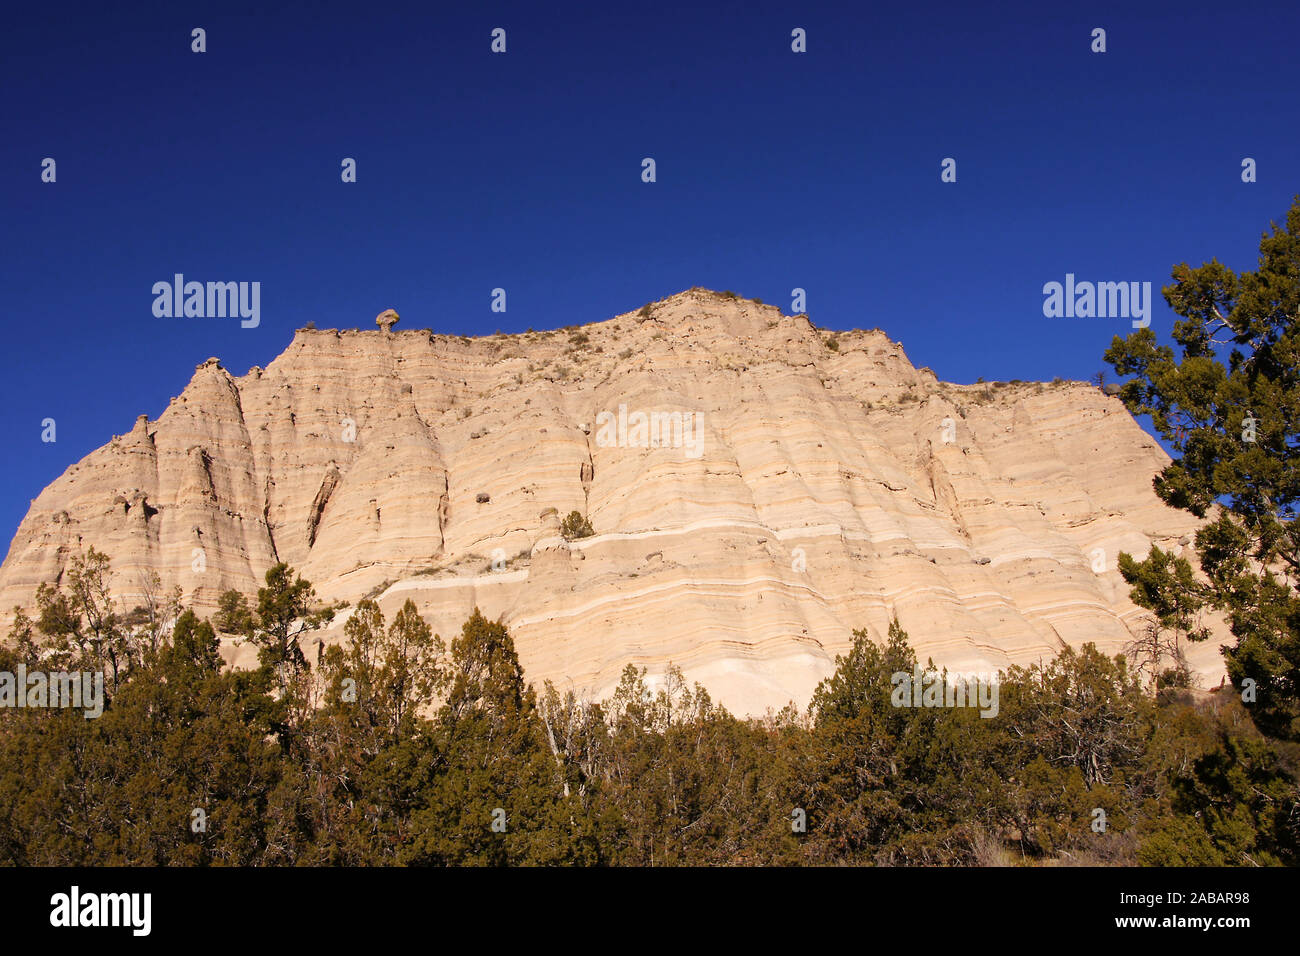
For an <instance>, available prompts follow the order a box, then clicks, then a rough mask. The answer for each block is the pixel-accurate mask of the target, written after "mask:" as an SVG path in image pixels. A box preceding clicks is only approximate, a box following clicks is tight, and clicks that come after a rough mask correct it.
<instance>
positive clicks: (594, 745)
mask: <svg viewBox="0 0 1300 956" xmlns="http://www.w3.org/2000/svg"><path fill="white" fill-rule="evenodd" d="M575 514H576V512H575ZM101 559H102V560H101ZM107 570H108V565H107V559H104V558H103V556H102V555H91V556H89V557H88V558H87V559H86V560H85V561H84V562H83V563H81V564H80V565H78V576H77V578H76V579H75V581H73V580H71V579H69V584H72V585H75V586H72V587H70V588H65V589H63V590H59V589H51V590H49V591H47V593H46V595H45V598H46V600H45V604H44V611H43V612H42V613H41V615H40V616H39V619H38V621H33V620H32V619H30V618H28V617H27V616H26V615H18V618H17V620H16V622H15V625H14V628H13V630H12V631H11V632H10V635H9V636H10V642H9V646H6V647H0V671H4V670H10V671H11V670H13V669H14V668H15V667H16V666H17V664H18V663H19V662H27V663H29V664H30V663H31V662H34V661H36V660H38V659H40V658H41V655H43V654H47V653H51V652H54V651H55V650H56V649H58V648H63V649H64V651H63V652H64V653H67V654H80V655H83V657H84V659H86V660H95V659H97V658H95V653H96V652H95V650H94V648H95V645H94V643H93V642H94V641H101V643H102V641H103V640H107V638H101V637H100V636H98V635H101V634H110V633H112V632H113V628H114V627H118V628H120V627H121V625H120V624H118V623H115V622H114V619H113V617H112V612H111V609H112V608H113V607H114V603H113V600H112V595H111V594H110V593H109V592H108V590H107V588H106V587H103V588H101V586H100V585H102V584H103V582H104V581H106V580H107ZM68 577H69V576H67V575H65V578H68ZM266 583H267V586H266V587H265V588H262V589H260V590H259V593H258V599H257V602H256V605H255V606H250V604H249V602H248V601H247V600H246V599H244V598H242V597H241V596H238V595H236V596H230V595H226V596H223V598H222V601H221V611H220V617H221V618H222V620H223V622H224V624H225V625H226V626H227V627H226V628H223V629H225V630H226V632H227V633H234V634H240V635H243V637H242V638H241V639H245V640H252V641H255V642H256V644H257V646H258V648H259V651H260V652H261V656H262V664H261V666H260V667H258V668H256V669H254V670H251V671H248V670H238V671H236V670H231V669H229V668H228V667H226V666H225V665H224V663H223V661H222V657H221V654H220V643H219V640H218V637H217V633H216V631H215V630H214V629H213V628H212V626H211V625H210V624H209V623H208V622H205V621H200V620H199V619H198V617H197V616H196V615H195V614H194V613H193V612H192V611H189V610H186V611H182V612H181V613H179V615H178V616H177V618H176V622H175V626H174V627H172V628H171V629H170V631H169V632H167V633H163V634H162V635H161V636H160V638H159V640H158V641H157V642H156V644H154V645H151V644H150V643H149V642H148V641H147V640H145V639H144V637H143V635H145V634H146V633H147V631H146V630H130V629H127V630H126V631H125V633H126V634H127V635H128V637H129V640H128V641H127V645H128V646H131V647H133V648H136V650H133V651H132V655H131V658H130V664H129V666H127V667H125V668H123V669H122V670H121V671H120V680H119V685H118V687H117V690H116V692H115V693H114V694H113V695H112V697H111V698H110V700H109V702H108V706H107V707H106V708H105V711H104V714H103V716H102V717H101V718H99V719H98V720H86V719H85V718H84V717H83V716H82V715H81V713H79V712H76V711H71V710H55V709H42V708H33V709H23V710H13V709H7V710H6V711H4V712H3V714H0V863H7V864H14V865H28V866H30V865H49V866H58V865H72V864H80V865H159V866H164V865H241V866H247V865H347V866H367V865H401V864H407V865H482V866H497V865H623V866H665V865H668V866H715V865H749V864H777V865H791V864H823V865H825V864H906V865H945V864H961V865H977V864H1006V863H1024V864H1032V863H1036V862H1038V863H1055V862H1064V863H1074V864H1078V863H1085V864H1087V863H1092V864H1120V865H1123V864H1132V863H1136V862H1142V863H1146V864H1152V865H1297V863H1300V839H1298V837H1300V823H1298V822H1297V821H1300V786H1298V785H1297V781H1296V777H1295V769H1294V761H1295V754H1294V753H1293V752H1292V751H1290V750H1287V749H1285V748H1282V747H1279V745H1277V744H1274V743H1273V742H1271V741H1269V740H1268V739H1267V738H1265V737H1263V736H1262V735H1260V734H1259V733H1258V732H1256V731H1255V730H1254V729H1253V728H1251V726H1250V723H1249V721H1248V720H1246V719H1245V708H1244V707H1243V705H1242V704H1240V703H1239V702H1237V701H1236V699H1235V698H1234V697H1231V696H1223V697H1219V698H1210V697H1209V696H1208V695H1204V694H1200V693H1197V692H1190V691H1174V692H1164V693H1161V694H1159V695H1155V696H1152V695H1151V694H1149V693H1148V692H1147V691H1146V690H1144V688H1143V684H1142V682H1141V680H1140V679H1139V676H1138V674H1137V673H1136V672H1135V671H1134V670H1133V669H1132V668H1130V666H1129V664H1128V662H1127V661H1126V660H1125V658H1123V657H1118V658H1109V657H1106V656H1105V655H1103V654H1101V653H1099V652H1098V651H1097V650H1096V649H1095V648H1094V647H1092V646H1091V645H1085V646H1084V647H1083V648H1081V649H1078V650H1075V649H1067V650H1065V651H1063V652H1062V653H1061V654H1060V655H1059V656H1058V657H1057V658H1055V659H1054V660H1051V661H1048V662H1044V663H1039V664H1035V665H1033V666H1032V667H1028V668H1020V667H1013V668H1011V669H1010V670H1008V671H1006V672H1005V673H1003V674H1002V675H1001V679H1000V683H999V684H998V690H999V692H998V696H997V703H998V706H997V708H996V713H991V712H989V711H981V710H978V709H976V708H975V707H973V706H965V707H963V706H923V707H915V706H901V705H900V704H901V703H905V702H906V701H907V700H908V698H907V697H906V696H904V697H903V698H901V699H896V698H895V691H896V689H897V684H898V679H899V677H900V676H901V675H908V676H910V677H914V676H917V675H919V674H931V675H933V674H934V673H935V672H934V669H933V666H932V665H927V666H926V668H918V666H917V664H918V662H917V658H916V655H915V653H914V652H913V650H912V649H911V647H910V646H909V644H908V639H907V635H906V633H905V632H904V631H903V629H902V627H901V625H900V624H899V622H898V621H897V620H894V621H893V622H891V624H890V627H889V630H888V634H887V636H886V638H885V640H884V641H883V642H882V643H878V642H877V641H876V639H875V638H873V636H872V635H871V634H870V633H869V632H867V631H855V632H854V634H853V640H852V644H851V646H850V647H849V649H848V650H847V652H846V653H845V654H844V655H842V656H840V657H837V658H836V661H835V670H834V672H833V673H832V674H831V676H829V677H828V678H827V679H826V680H824V681H822V682H821V684H820V685H819V686H818V687H817V689H816V691H815V692H814V695H813V699H812V703H811V705H810V707H809V709H808V712H807V713H806V714H801V713H799V712H798V711H797V710H796V709H795V708H794V706H793V705H791V706H789V707H787V708H785V709H783V710H782V711H781V712H779V713H769V714H768V716H767V717H766V718H764V719H761V720H755V719H751V720H740V719H737V718H736V717H734V716H732V715H731V714H729V713H728V712H727V711H726V710H725V709H724V708H723V707H721V706H720V705H719V704H718V703H716V702H715V701H714V700H713V699H712V698H711V697H710V695H709V694H708V692H707V691H706V690H705V689H704V688H703V687H701V686H700V685H698V684H696V685H694V686H688V685H687V683H686V681H685V679H684V678H683V676H682V674H681V672H680V670H678V669H677V668H676V667H673V666H669V667H668V669H667V671H666V673H664V674H662V675H657V676H658V677H659V679H658V680H655V681H651V680H650V679H649V676H648V674H647V672H646V671H645V670H644V669H638V668H636V667H633V666H630V665H629V666H628V667H627V668H626V669H625V670H624V672H623V674H622V678H621V680H620V682H619V684H618V686H617V688H616V689H615V691H614V692H613V694H612V695H611V696H610V697H609V698H608V699H606V700H604V701H600V702H597V701H593V700H590V699H587V698H585V697H582V696H580V695H579V694H578V693H577V692H576V691H575V690H574V689H573V688H569V689H568V690H566V691H565V692H563V693H561V692H560V691H559V690H557V689H556V687H555V686H554V685H552V684H550V683H547V684H545V685H544V686H543V688H542V691H541V693H540V695H539V694H538V693H537V692H536V691H535V690H534V689H533V687H531V686H530V685H529V684H528V683H527V681H526V678H525V674H524V671H523V668H522V666H521V665H520V662H519V657H518V655H517V653H516V651H515V647H514V642H513V639H512V638H511V635H510V633H509V630H508V629H507V628H506V627H505V626H504V625H503V624H502V623H501V622H500V621H492V620H489V619H487V618H486V617H485V616H484V615H483V614H482V613H481V612H480V611H478V610H477V609H476V610H475V611H474V612H473V614H472V615H471V616H470V618H469V620H467V621H466V622H465V624H464V626H463V627H462V629H461V631H460V634H459V636H457V637H456V638H455V639H454V640H453V641H452V642H451V645H450V647H448V646H447V645H445V644H444V642H443V641H442V639H441V638H439V637H438V636H437V635H435V634H433V633H432V631H431V629H430V627H429V625H428V624H427V623H426V622H425V621H424V620H423V619H422V618H421V617H420V615H419V613H418V611H417V609H416V606H415V605H414V603H412V602H411V601H407V602H406V603H405V604H404V605H403V607H402V608H401V609H400V610H399V611H398V613H397V615H396V616H395V617H394V618H393V619H392V620H391V621H386V620H385V617H384V614H383V612H382V611H381V609H380V608H379V606H378V605H377V604H376V603H375V602H373V601H370V600H362V601H360V602H358V604H357V605H356V607H355V608H354V609H353V612H352V614H351V616H350V617H349V618H348V620H347V622H346V624H345V625H344V628H343V635H342V637H343V640H342V641H341V643H338V644H334V645H331V646H329V647H327V648H323V650H322V651H321V652H320V653H318V655H316V656H315V663H314V665H313V663H312V661H310V660H308V657H307V655H303V654H302V653H301V651H300V650H299V651H298V652H297V653H295V652H294V648H297V647H298V642H299V640H300V639H301V638H303V637H304V636H305V635H307V634H308V633H310V632H311V631H312V630H313V629H314V626H313V625H317V626H318V625H319V624H320V623H321V622H323V621H324V619H325V618H324V610H323V609H318V608H316V606H315V602H314V598H313V593H312V588H311V585H310V583H309V582H306V581H304V580H303V579H302V578H301V577H299V576H296V575H295V574H294V573H293V571H292V569H290V568H288V567H287V566H285V565H277V566H276V567H274V568H272V569H271V571H270V572H269V573H268V575H267V582H266ZM1152 593H1153V602H1154V603H1159V602H1160V601H1161V600H1163V596H1162V595H1163V593H1164V592H1160V591H1159V590H1156V591H1154V592H1152ZM106 609H109V610H106ZM45 612H48V613H45ZM1181 613H1182V609H1181V605H1178V604H1177V603H1174V604H1172V605H1170V606H1169V610H1168V615H1170V620H1173V619H1175V618H1178V616H1179V615H1180V614H1181ZM88 615H89V617H88ZM119 617H120V616H119ZM92 619H93V620H94V621H97V622H98V624H94V625H92V624H91V623H88V622H89V621H90V620H92ZM41 621H43V622H44V625H47V626H49V627H50V628H51V629H52V630H50V631H46V630H43V625H42V624H41V623H40V622H41ZM96 627H98V628H99V630H98V631H97V630H95V628H96ZM83 645H84V647H85V648H86V649H85V650H82V648H83ZM286 669H287V671H288V672H289V673H290V674H291V675H293V676H294V682H292V683H290V684H288V685H286V684H284V683H282V682H281V681H279V680H278V677H277V675H278V674H280V672H281V671H284V670H286ZM287 708H288V709H287ZM293 708H297V709H296V710H293V711H292V713H291V712H290V711H291V710H292V709H293ZM199 810H201V811H202V812H203V820H204V826H202V827H198V828H196V826H195V819H196V817H195V813H196V811H199ZM1099 811H1104V813H1105V815H1106V820H1107V827H1106V828H1105V832H1094V829H1093V823H1094V821H1095V820H1096V818H1097V813H1098V812H1099ZM801 820H802V822H804V823H805V824H806V826H802V827H801V826H798V825H792V824H797V823H798V822H799V821H801Z"/></svg>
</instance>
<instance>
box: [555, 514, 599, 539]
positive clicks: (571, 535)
mask: <svg viewBox="0 0 1300 956" xmlns="http://www.w3.org/2000/svg"><path fill="white" fill-rule="evenodd" d="M595 533H596V532H595V530H594V529H593V528H592V527H591V522H590V521H588V520H587V516H586V515H584V514H582V513H580V512H577V511H570V512H569V516H568V517H567V518H565V519H564V520H563V521H561V522H560V534H561V535H562V536H563V537H564V540H565V541H576V540H577V539H578V538H590V537H591V536H592V535H593V534H595Z"/></svg>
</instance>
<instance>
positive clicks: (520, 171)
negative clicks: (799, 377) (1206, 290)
mask: <svg viewBox="0 0 1300 956" xmlns="http://www.w3.org/2000/svg"><path fill="white" fill-rule="evenodd" d="M461 8H469V12H461ZM194 27H202V28H204V29H205V30H206V31H207V52H206V53H203V54H196V53H192V52H191V50H190V46H191V39H190V31H191V29H192V28H194ZM494 27H502V28H504V29H505V30H506V31H507V52H506V53H505V54H504V55H494V54H492V53H491V52H490V50H489V45H490V33H491V31H492V29H493V28H494ZM795 27H802V28H804V29H805V30H806V31H807V37H808V39H807V45H808V52H807V53H805V54H801V55H800V54H795V53H793V52H791V49H790V43H791V39H790V33H791V30H792V29H793V28H795ZM1094 27H1103V28H1105V29H1106V31H1107V47H1108V49H1107V52H1106V53H1105V54H1094V53H1092V52H1091V51H1090V43H1091V38H1090V34H1091V31H1092V29H1093V28H1094ZM1298 36H1300V4H1297V3H1296V2H1295V0H1286V2H1272V3H1252V2H1240V3H1239V2H1232V3H1229V2H1226V0H1223V2H1219V3H1213V4H1211V3H1186V2H1180V3H1143V2H1140V0H1138V2H1116V3H1054V2H1048V3H1044V2H1042V0H1039V2H1007V3H996V4H972V3H950V4H942V3H940V4H912V5H909V4H889V5H883V4H865V3H847V2H841V3H835V4H816V3H806V2H798V3H795V2H789V3H768V2H761V0H745V2H729V3H721V4H720V3H709V2H708V0H700V2H693V3H685V4H680V5H674V4H668V3H661V2H655V3H649V4H625V3H617V2H615V3H610V2H600V3H591V4H582V5H575V4H565V3H559V4H556V3H537V2H530V3H521V4H501V3H491V4H488V3H482V4H480V3H475V4H434V3H418V4H417V3H398V4H379V3H369V4H368V3H346V4H333V3H312V4H299V5H293V6H292V7H290V8H289V9H280V5H279V4H271V3H257V4H246V3H239V4H231V3H211V4H186V3H178V2H168V3H137V4H128V5H123V6H122V8H120V9H119V7H118V5H111V4H96V5H94V6H91V5H89V4H87V5H85V6H84V7H83V6H76V5H67V4H61V3H51V4H38V3H27V4H11V5H9V6H8V7H7V9H6V13H5V23H4V28H3V32H2V33H0V89H2V90H3V93H2V94H0V111H2V113H0V118H2V120H3V125H2V126H0V128H2V129H3V137H2V138H0V212H2V213H3V215H2V216H0V243H2V244H3V245H2V246H0V251H2V252H3V255H2V256H0V288H2V289H3V293H4V298H3V305H4V312H3V321H4V323H5V332H6V335H5V337H4V348H3V350H0V382H3V386H2V387H3V390H4V393H3V394H4V414H3V416H0V439H3V448H4V449H5V450H6V455H5V465H6V467H5V468H3V469H2V470H0V538H3V541H4V543H5V544H6V545H7V542H8V540H9V537H10V536H11V534H12V531H13V530H14V529H15V528H16V527H17V524H18V522H19V521H20V519H21V518H22V516H23V515H24V514H25V512H26V509H27V507H28V503H29V499H31V498H33V497H35V495H36V494H37V493H38V492H39V491H40V489H41V488H42V487H43V486H44V485H46V484H47V483H48V482H50V481H51V480H53V479H54V478H55V477H56V476H57V475H58V474H59V473H60V472H62V471H63V470H64V469H65V468H66V467H67V466H68V465H70V464H71V463H73V462H74V461H77V460H78V459H80V458H81V457H82V456H84V455H85V454H86V453H87V452H89V451H91V450H92V449H94V448H96V447H98V446H99V445H101V444H103V443H104V442H105V441H107V440H108V438H109V437H110V436H111V435H112V434H121V433H124V432H126V431H128V430H129V429H130V428H131V426H132V424H133V422H134V419H135V416H136V415H138V414H141V413H146V414H148V415H149V416H150V417H151V418H152V417H156V416H157V415H159V414H160V413H161V412H162V411H163V409H164V408H165V407H166V405H167V402H168V400H169V399H170V397H171V396H173V395H177V394H179V393H180V391H181V389H182V388H183V387H184V385H185V383H186V382H187V381H188V380H189V377H190V376H191V374H192V373H193V369H194V366H195V365H196V364H198V363H200V362H202V361H203V360H204V359H206V358H207V357H208V356H210V355H215V356H218V357H220V358H221V359H222V361H223V363H224V364H225V365H226V367H227V368H229V369H230V370H231V371H232V372H234V373H235V374H242V373H244V372H245V371H246V370H247V369H248V367H249V366H251V365H265V364H267V363H268V362H270V360H271V359H272V358H273V357H274V356H275V355H276V354H278V353H279V352H280V351H281V350H282V349H283V348H284V347H285V346H286V344H287V343H288V342H289V340H290V337H291V335H292V330H293V329H294V328H297V327H299V326H301V325H304V324H305V323H306V322H308V321H309V320H310V321H315V322H316V323H317V324H318V325H319V326H321V327H356V326H359V327H363V328H372V327H373V320H374V316H375V314H376V313H378V312H379V311H380V310H382V309H384V308H388V307H393V308H396V309H397V310H398V311H399V312H400V313H401V315H402V325H403V327H411V328H423V327H432V328H433V329H434V330H436V331H439V332H452V333H466V334H480V333H490V332H492V331H494V330H497V329H500V330H501V331H520V330H523V329H525V328H527V327H529V326H533V327H536V328H539V329H540V328H554V327H557V326H561V325H567V324H570V323H576V322H585V321H595V320H600V319H604V318H608V317H610V316H612V315H614V314H616V313H618V312H622V311H626V310H630V309H634V308H637V307H638V306H640V305H641V304H642V303H645V302H647V301H650V300H654V299H658V298H661V297H663V296H665V295H669V294H671V293H674V292H678V291H680V290H682V289H685V288H688V287H690V286H693V285H702V286H708V287H711V288H716V289H734V290H735V291H737V292H738V293H740V294H742V295H746V296H757V297H761V298H762V299H764V300H765V301H768V302H773V303H776V304H780V305H782V306H783V307H784V308H786V309H788V308H789V304H790V290H791V289H792V288H794V287H796V286H799V287H802V288H804V289H806V290H807V295H808V311H809V313H810V315H811V317H812V319H813V321H814V322H816V323H817V324H818V325H821V326H826V327H830V328H852V327H866V328H870V327H876V326H878V327H880V328H882V329H884V330H885V331H887V332H888V333H889V334H890V335H891V336H892V337H894V338H896V339H898V340H900V341H901V342H902V343H903V345H904V347H905V348H906V350H907V354H908V356H909V357H910V358H911V359H912V361H913V362H915V364H917V365H918V366H922V365H928V366H930V367H931V368H933V369H934V371H935V373H936V374H937V375H938V376H939V377H940V378H941V379H946V380H950V381H958V382H969V381H973V380H974V379H975V378H976V377H977V376H983V377H985V378H986V379H989V380H995V379H1011V378H1021V379H1027V380H1028V379H1051V378H1054V377H1056V376H1061V377H1064V378H1079V379H1083V378H1087V377H1089V376H1090V375H1091V374H1093V373H1094V372H1096V371H1098V370H1099V369H1101V368H1102V367H1103V363H1102V362H1101V358H1100V356H1101V353H1102V352H1103V351H1104V349H1105V347H1106V346H1107V344H1108V343H1109V341H1110V338H1111V336H1112V335H1114V334H1115V333H1117V332H1119V333H1121V334H1123V333H1125V332H1126V331H1127V326H1128V322H1127V321H1125V320H1116V319H1098V318H1093V319H1047V318H1044V316H1043V314H1042V303H1043V295H1042V286H1043V283H1045V282H1049V281H1053V280H1055V281H1061V280H1062V279H1063V278H1064V275H1065V273H1066V272H1073V273H1075V274H1076V275H1077V276H1078V277H1079V278H1081V279H1094V280H1108V281H1121V280H1129V281H1150V282H1152V283H1153V286H1154V289H1155V293H1156V298H1157V300H1158V301H1157V304H1156V307H1155V310H1154V317H1153V328H1155V329H1156V331H1157V333H1158V334H1160V335H1161V336H1162V337H1164V336H1167V333H1168V330H1169V327H1170V323H1171V321H1172V316H1171V313H1170V312H1169V310H1168V308H1167V307H1166V306H1165V304H1164V302H1163V300H1162V299H1160V296H1159V291H1158V290H1159V287H1160V286H1161V285H1162V284H1164V283H1165V282H1167V280H1168V276H1169V270H1170V267H1171V266H1172V265H1173V264H1174V263H1176V262H1179V261H1183V260H1188V261H1190V262H1192V263H1193V264H1199V263H1200V262H1201V261H1203V260H1205V259H1209V258H1211V257H1213V256H1218V257H1219V258H1220V259H1221V260H1222V261H1225V262H1227V263H1228V264H1229V265H1232V266H1234V267H1236V268H1250V267H1253V266H1254V263H1255V255H1256V251H1257V249H1256V247H1257V242H1258V237H1259V234H1260V232H1261V231H1262V230H1263V229H1264V228H1265V227H1266V226H1267V224H1268V222H1269V220H1270V219H1277V220H1279V221H1280V220H1281V218H1282V217H1283V215H1284V213H1285V210H1286V208H1287V206H1288V205H1289V204H1290V199H1291V196H1292V195H1293V194H1295V193H1296V192H1298V191H1300V175H1297V174H1298V173H1300V117H1298V116H1297V113H1298V111H1297V106H1296V89H1297V78H1298V77H1300V69H1298V68H1297V66H1296V41H1297V37H1298ZM647 156H649V157H653V158H654V159H655V160H656V162H657V167H658V168H657V175H658V181H657V182H655V183H653V184H646V183H643V182H642V181H641V160H642V158H643V157H647ZM1246 156H1249V157H1253V158H1254V159H1256V160H1257V162H1258V176H1259V181H1258V182H1257V183H1254V184H1243V183H1242V182H1241V179H1240V164H1241V160H1242V158H1243V157H1246ZM45 157H52V158H54V159H55V160H56V162H57V182H56V183H54V184H46V183H42V182H41V180H40V174H41V161H42V159H44V158H45ZM343 157H354V158H355V159H356V160H357V164H358V177H357V178H358V181H357V182H356V183H355V184H344V183H342V182H341V181H340V162H341V160H342V159H343ZM944 157H953V158H955V159H956V160H957V174H958V178H957V182H956V183H955V184H945V183H941V182H940V175H939V174H940V162H941V160H942V159H943V158H944ZM177 272H181V273H184V274H185V275H186V276H187V277H188V278H191V279H197V280H204V281H205V280H223V281H225V280H234V281H240V280H242V281H259V282H261V284H262V300H261V311H262V319H261V325H260V327H258V328H257V329H242V328H240V327H239V323H238V321H237V320H231V319H198V318H188V319H186V318H170V319H168V318H161V319H160V318H155V317H154V315H153V312H152V303H153V295H152V293H151V288H152V286H153V284H154V283H155V282H158V281H164V280H166V281H169V280H170V279H171V277H172V275H173V274H174V273H177ZM498 286H500V287H503V288H505V289H506V290H507V294H508V312H507V313H506V314H504V315H501V314H496V313H492V312H491V311H490V310H489V305H490V293H491V290H492V289H493V288H494V287H498ZM47 417H50V418H54V419H55V420H56V421H57V427H58V441H57V443H55V444H44V443H42V442H41V440H40V434H41V420H42V419H44V418H47ZM0 550H3V549H0Z"/></svg>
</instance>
